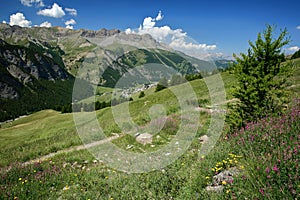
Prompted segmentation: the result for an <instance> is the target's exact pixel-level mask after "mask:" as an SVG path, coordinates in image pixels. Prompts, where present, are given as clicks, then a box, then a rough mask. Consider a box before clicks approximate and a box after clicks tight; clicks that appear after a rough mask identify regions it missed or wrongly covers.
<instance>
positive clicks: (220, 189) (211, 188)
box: [205, 185, 224, 192]
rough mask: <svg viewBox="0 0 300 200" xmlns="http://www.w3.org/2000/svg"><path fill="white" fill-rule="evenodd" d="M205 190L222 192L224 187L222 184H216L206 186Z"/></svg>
mask: <svg viewBox="0 0 300 200" xmlns="http://www.w3.org/2000/svg"><path fill="white" fill-rule="evenodd" d="M205 189H206V191H211V192H222V191H223V189H224V186H222V185H218V186H207V187H206V188H205Z"/></svg>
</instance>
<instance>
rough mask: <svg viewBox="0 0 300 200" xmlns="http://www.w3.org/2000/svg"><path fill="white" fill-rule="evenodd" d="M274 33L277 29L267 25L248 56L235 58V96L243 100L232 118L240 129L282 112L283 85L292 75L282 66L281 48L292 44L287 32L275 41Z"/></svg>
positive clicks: (282, 55) (250, 43)
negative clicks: (269, 114)
mask: <svg viewBox="0 0 300 200" xmlns="http://www.w3.org/2000/svg"><path fill="white" fill-rule="evenodd" d="M273 33H274V28H273V27H272V26H270V25H267V27H266V29H265V30H264V32H263V34H261V33H259V34H258V37H257V39H256V41H255V43H252V42H249V45H250V48H249V49H248V52H247V54H244V53H241V54H240V55H239V56H237V55H234V57H235V59H236V61H237V62H236V64H235V66H234V67H233V72H234V74H235V77H236V78H237V80H238V83H239V84H238V86H237V87H236V88H235V91H234V94H233V95H234V97H236V98H238V99H239V100H240V101H239V103H238V104H237V105H236V106H235V107H233V110H232V112H231V116H230V117H231V118H234V120H233V121H235V122H234V123H235V124H234V126H239V127H240V126H242V125H243V124H245V122H248V121H256V120H257V119H260V118H262V117H264V116H265V115H266V114H267V113H268V112H272V113H274V112H278V111H280V110H281V109H282V105H283V100H284V98H283V97H284V90H283V89H284V87H285V85H284V83H285V82H286V78H287V76H288V75H289V72H290V71H291V65H290V64H283V63H282V62H283V61H285V56H284V54H283V53H282V47H283V46H285V45H286V44H288V43H289V41H290V40H289V38H288V37H287V30H286V29H284V30H281V31H280V34H279V36H278V37H277V38H275V39H274V36H273Z"/></svg>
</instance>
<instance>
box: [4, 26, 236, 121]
mask: <svg viewBox="0 0 300 200" xmlns="http://www.w3.org/2000/svg"><path fill="white" fill-rule="evenodd" d="M229 62H230V61H227V60H223V61H218V62H216V64H217V65H218V66H219V67H221V68H226V67H227V66H228V63H229ZM218 66H217V67H218ZM162 68H164V69H165V70H162ZM134 69H138V71H137V72H135V70H134ZM213 69H216V66H215V64H214V63H211V62H207V61H204V60H199V59H196V58H193V57H190V56H187V55H185V54H184V53H182V52H178V51H174V50H172V49H171V48H170V47H168V45H165V44H161V43H158V42H157V41H155V40H154V39H153V38H152V37H151V36H150V35H147V34H146V35H137V34H126V33H124V32H121V31H119V30H116V29H114V30H106V29H101V30H98V31H93V30H85V29H79V30H71V29H66V28H62V27H50V28H46V27H31V28H24V27H19V26H10V25H7V24H3V23H2V24H0V104H1V107H0V121H4V120H7V119H13V118H15V117H18V116H19V115H24V114H28V113H31V112H34V111H37V110H41V109H46V108H53V107H55V106H57V105H64V104H67V103H70V102H71V101H72V91H73V84H74V81H75V77H77V78H81V79H83V81H82V83H83V84H84V83H85V82H89V83H92V84H93V85H98V86H104V87H115V86H116V84H117V83H118V81H119V79H120V78H121V77H122V76H124V74H126V75H127V77H128V76H129V79H128V80H130V77H131V78H133V79H134V80H137V81H135V82H134V84H137V82H139V81H138V80H142V79H145V77H142V76H141V72H142V73H143V75H144V76H146V79H147V80H148V81H149V82H157V81H159V79H160V78H163V77H167V78H168V77H170V76H171V75H172V74H174V73H178V74H181V75H187V74H195V73H200V72H202V73H208V72H210V71H212V70H213ZM143 81H144V80H143ZM143 81H142V82H143ZM142 82H141V83H142ZM130 84H133V83H132V82H130V81H129V85H130Z"/></svg>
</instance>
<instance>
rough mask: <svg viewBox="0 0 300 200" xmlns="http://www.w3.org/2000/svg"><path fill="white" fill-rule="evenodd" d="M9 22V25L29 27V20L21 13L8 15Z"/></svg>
mask: <svg viewBox="0 0 300 200" xmlns="http://www.w3.org/2000/svg"><path fill="white" fill-rule="evenodd" d="M9 24H10V25H11V26H13V25H18V26H22V27H29V26H30V25H31V21H29V20H27V19H26V18H25V16H24V14H23V13H19V12H18V13H16V14H12V15H11V16H10V21H9Z"/></svg>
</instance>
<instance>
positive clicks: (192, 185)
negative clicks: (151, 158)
mask: <svg viewBox="0 0 300 200" xmlns="http://www.w3.org/2000/svg"><path fill="white" fill-rule="evenodd" d="M298 66H299V65H298ZM298 69H299V68H298ZM297 73H298V72H297ZM297 73H295V74H294V77H293V78H295V82H294V83H295V84H299V82H298V79H297ZM211 78H212V79H211V80H212V82H214V81H213V80H214V78H216V77H211ZM222 79H223V81H224V85H225V88H226V92H227V95H226V98H227V100H229V99H231V98H232V95H231V93H230V92H231V90H232V88H233V86H234V85H235V84H236V82H235V79H234V77H233V76H232V75H230V74H229V73H227V72H226V73H223V74H222ZM191 85H192V87H193V89H194V91H195V92H196V96H197V98H198V99H202V100H204V99H207V100H208V101H209V102H212V101H213V100H212V99H210V96H209V94H208V88H207V87H206V84H205V82H204V80H195V81H192V82H191ZM174 87H178V88H180V87H183V88H184V85H180V86H174ZM170 89H172V88H170ZM296 92H297V91H294V94H295V95H296V94H297V93H296ZM219 93H220V91H219V90H216V91H214V92H213V93H212V96H217V95H218V94H219ZM145 94H146V96H145V97H143V98H137V97H136V96H133V98H134V101H133V102H131V103H130V106H129V107H130V109H129V110H130V114H131V118H132V119H133V120H134V121H135V122H136V123H137V124H139V125H140V126H141V127H143V126H145V125H147V124H148V123H149V122H150V118H149V113H148V112H149V109H150V108H151V105H155V104H162V105H163V106H164V107H165V110H166V112H167V113H168V114H169V117H174V118H176V116H178V115H179V110H180V109H178V102H177V101H176V98H175V96H174V94H173V95H172V92H171V90H169V89H166V90H162V91H160V92H157V93H155V92H154V91H153V89H149V90H146V91H145ZM137 95H138V94H137ZM121 106H122V105H118V106H116V107H114V109H121ZM97 118H98V121H99V124H100V126H101V127H102V128H103V130H104V133H105V135H106V136H110V135H111V134H112V133H116V132H121V130H120V128H118V126H117V125H116V123H115V121H114V118H113V114H112V110H111V108H105V109H102V110H99V111H97ZM277 119H278V120H279V119H280V117H279V118H277ZM199 120H200V121H199V122H200V124H202V125H203V126H201V127H199V128H198V131H197V134H196V137H195V138H194V140H193V141H192V144H191V146H190V147H189V148H188V150H187V151H186V152H185V153H184V154H183V155H182V156H181V157H180V158H179V159H177V160H175V161H174V162H173V163H172V164H171V165H169V166H167V167H165V168H163V169H161V170H155V171H152V172H149V173H141V174H128V173H124V172H119V171H115V170H114V169H111V168H109V167H107V166H106V165H105V163H102V162H101V161H95V160H94V157H93V156H92V155H91V154H90V153H89V152H88V151H87V150H80V151H73V152H70V153H64V154H59V155H57V156H55V157H53V158H51V159H47V160H44V161H41V162H40V163H36V164H32V165H28V166H20V165H19V164H18V163H20V162H24V161H27V160H30V159H33V158H37V157H39V156H41V155H45V154H47V153H50V152H55V151H57V150H59V149H64V148H67V147H69V146H74V145H78V144H80V143H81V141H80V139H79V137H78V135H77V133H76V130H75V125H74V122H73V119H72V114H60V113H58V112H55V111H52V110H46V111H41V112H38V113H35V114H33V115H30V116H28V117H25V118H22V119H19V120H16V121H14V122H13V123H12V124H9V123H7V124H4V125H2V128H1V129H0V147H1V150H0V156H1V159H0V162H1V166H2V167H4V166H8V165H10V167H11V170H10V171H8V172H6V171H4V170H1V172H0V176H1V177H2V178H1V181H0V199H14V198H15V197H16V198H17V199H45V198H46V199H58V198H61V199H246V198H248V199H255V198H257V199H285V197H294V198H299V196H292V194H291V193H288V190H284V193H283V192H280V191H279V190H280V186H283V185H284V184H283V183H282V184H279V183H278V182H276V180H277V179H276V173H275V174H272V181H273V182H272V181H271V182H270V181H269V180H268V179H267V177H266V176H265V174H264V172H265V167H267V166H268V164H269V165H270V166H272V167H273V166H274V163H273V162H275V159H276V158H277V157H278V156H279V155H281V154H280V151H276V152H278V154H277V155H276V154H274V156H273V157H271V159H269V160H268V159H267V158H268V157H267V156H266V157H265V158H266V159H263V160H262V159H257V156H256V155H257V154H258V155H259V154H260V153H261V152H264V153H267V151H266V149H268V148H269V149H270V147H271V144H272V143H270V141H271V138H270V140H268V139H262V138H258V140H257V141H258V142H261V143H260V145H257V144H255V145H254V146H253V144H250V143H249V144H247V145H246V146H245V147H246V148H244V146H243V147H241V146H239V145H238V139H239V138H238V137H237V138H231V137H229V136H228V135H225V134H222V135H221V138H220V140H219V141H218V143H217V144H216V145H215V147H214V148H213V150H212V151H211V152H210V153H209V154H208V155H207V156H205V157H202V156H201V154H200V153H201V152H199V149H201V144H200V143H199V140H198V137H199V136H201V135H204V134H206V133H207V129H208V127H209V122H210V114H208V113H206V112H200V118H199ZM125 122H126V120H124V123H125ZM299 122H300V121H299V118H297V120H296V121H295V122H294V125H293V126H291V124H289V123H290V121H286V124H285V125H284V127H293V129H292V130H290V131H288V130H286V131H285V132H283V133H282V138H281V139H280V141H289V140H288V139H289V137H290V136H293V137H294V136H295V135H297V134H298V135H299V126H298V125H297V124H299ZM268 130H269V132H270V133H272V132H276V131H277V130H278V129H277V128H276V127H274V126H269V129H268ZM258 132H262V131H258ZM248 133H249V134H252V132H251V130H249V131H248ZM255 133H256V132H255ZM159 135H160V138H156V137H155V138H154V141H153V144H155V146H154V147H153V146H152V147H151V145H145V146H144V145H141V144H139V143H137V142H136V141H135V140H134V138H133V137H132V136H131V135H126V136H124V137H122V138H120V139H117V140H115V141H113V143H114V144H115V145H117V146H119V147H120V148H123V149H126V148H127V146H128V145H133V147H132V148H131V149H128V150H127V151H133V152H136V153H143V152H144V151H146V152H147V151H155V150H156V148H157V149H158V148H160V147H162V146H164V145H166V144H168V142H169V140H170V139H172V137H173V136H172V134H170V132H169V131H168V129H164V130H163V131H162V132H161V133H160V134H159ZM294 140H295V141H294V142H299V141H297V140H296V137H294ZM292 141H293V140H290V141H289V142H292ZM290 145H291V148H295V147H296V146H295V145H296V144H295V143H291V144H290ZM254 147H258V149H256V150H253V148H254ZM276 147H277V146H276ZM271 150H272V149H271ZM279 150H280V148H279ZM281 150H282V151H284V149H281ZM230 153H234V154H235V155H237V156H242V157H238V158H237V159H236V163H234V166H236V167H238V168H239V169H240V174H239V175H238V176H236V177H235V179H234V182H233V183H232V184H229V183H228V184H226V185H225V188H224V191H223V192H220V193H212V192H207V191H206V190H205V187H206V186H207V185H209V184H210V181H211V179H212V176H213V175H214V173H215V172H213V171H212V168H214V167H216V165H217V163H219V162H223V160H226V159H227V158H230V155H229V154H230ZM266 155H268V154H266ZM282 155H284V154H282ZM297 156H299V153H298V154H297ZM297 158H299V157H293V159H291V160H290V161H289V162H288V163H289V165H285V163H282V166H280V170H281V169H284V168H283V167H284V166H287V167H290V168H291V169H294V168H295V167H296V164H297V161H296V160H295V159H297ZM282 159H284V158H282ZM262 161H263V162H262ZM293 163H294V164H293ZM271 164H272V165H271ZM257 166H260V167H261V169H262V170H261V171H259V172H258V171H255V169H256V168H257ZM218 167H219V165H218ZM226 167H227V165H223V168H222V169H220V170H219V171H223V170H225V168H226ZM290 168H287V169H286V170H287V171H286V172H283V171H282V173H281V175H282V176H283V175H284V176H283V177H280V179H282V180H285V179H284V178H287V176H286V175H287V174H286V173H287V172H288V171H289V170H290ZM293 173H295V171H294V172H293ZM273 175H274V177H273ZM207 177H208V178H207ZM268 181H269V182H268ZM297 181H299V180H297ZM297 181H294V184H293V185H294V186H295V189H296V192H297V193H298V194H299V193H300V192H299V188H300V186H299V185H297V184H299V182H297ZM268 183H270V184H271V185H272V188H271V190H266V189H270V188H269V187H267V186H266V184H268ZM278 185H279V186H278ZM278 187H279V188H278ZM297 187H298V188H297ZM262 188H263V189H264V192H265V193H264V194H269V196H266V195H265V196H263V195H262V193H261V192H260V189H262ZM274 190H277V191H276V192H274ZM278 191H279V192H278ZM272 195H273V196H272Z"/></svg>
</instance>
